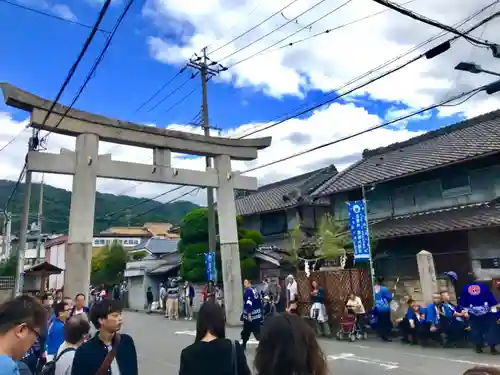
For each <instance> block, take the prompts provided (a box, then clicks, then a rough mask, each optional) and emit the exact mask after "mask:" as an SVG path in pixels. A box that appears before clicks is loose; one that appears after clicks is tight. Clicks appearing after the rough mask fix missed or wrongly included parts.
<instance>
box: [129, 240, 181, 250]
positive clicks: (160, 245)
mask: <svg viewBox="0 0 500 375" xmlns="http://www.w3.org/2000/svg"><path fill="white" fill-rule="evenodd" d="M178 243H179V238H165V237H152V238H149V239H147V240H146V241H144V242H142V243H140V244H139V245H136V246H134V247H133V249H132V250H143V249H146V250H148V251H149V252H150V253H151V254H166V253H174V252H176V251H177V245H178Z"/></svg>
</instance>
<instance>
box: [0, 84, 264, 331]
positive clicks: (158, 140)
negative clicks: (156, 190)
mask: <svg viewBox="0 0 500 375" xmlns="http://www.w3.org/2000/svg"><path fill="white" fill-rule="evenodd" d="M0 88H1V89H2V91H3V95H4V98H5V102H6V104H7V105H10V106H13V107H16V108H19V109H23V110H26V111H29V112H31V124H30V125H31V126H32V127H34V128H37V129H42V130H47V131H50V132H54V133H59V134H64V135H69V136H73V137H76V147H75V152H72V151H68V150H64V149H63V150H61V152H60V153H59V154H52V153H45V152H44V153H42V152H37V151H30V152H28V155H27V169H28V170H30V171H33V172H43V173H57V174H67V175H73V176H74V177H73V191H72V195H71V210H70V222H69V239H68V251H67V253H66V267H65V273H64V289H65V290H64V293H65V294H66V295H67V296H71V297H72V296H74V295H75V294H76V293H85V294H88V286H89V279H90V261H91V258H92V237H93V226H94V211H95V193H96V178H97V177H103V178H113V179H119V180H130V181H144V182H156V183H163V184H174V185H191V186H199V187H203V188H205V187H213V188H216V189H217V204H218V215H219V237H220V242H221V256H222V265H223V269H222V273H223V282H224V293H225V299H226V303H225V308H226V319H227V322H228V323H229V324H232V325H236V324H239V321H240V314H241V312H242V306H243V295H242V294H243V286H242V283H241V268H240V261H239V259H240V256H239V248H238V233H237V226H236V209H235V204H234V189H241V190H257V179H256V178H254V177H247V176H242V175H241V174H240V173H238V172H234V171H231V159H234V160H254V159H256V158H257V151H258V150H262V149H264V148H266V147H268V146H269V145H270V144H271V138H270V137H266V138H250V139H230V138H221V137H205V136H202V135H198V134H192V133H185V132H179V131H173V130H167V129H158V128H152V127H150V126H143V125H138V124H134V123H131V122H126V121H125V122H124V121H119V120H115V119H111V118H108V117H103V116H100V115H95V114H91V113H88V112H82V111H79V110H74V109H71V110H68V108H67V107H65V106H63V105H60V104H56V106H55V107H54V110H53V111H52V112H51V114H50V116H48V119H47V121H45V119H46V115H47V113H48V110H49V108H50V107H51V104H52V102H51V101H49V100H46V99H43V98H40V97H38V96H35V95H33V94H30V93H29V92H26V91H23V90H20V89H18V88H16V87H14V86H12V85H9V84H6V83H0ZM63 114H64V117H63V116H62V115H63ZM99 141H105V142H111V143H117V144H121V145H129V146H138V147H142V148H145V149H150V150H151V151H152V152H153V155H154V158H153V159H154V160H153V164H152V165H148V164H140V163H129V162H122V161H115V160H113V159H112V157H111V155H109V154H108V155H99V152H98V149H99ZM171 152H178V153H183V154H192V155H199V156H210V157H213V158H215V161H216V163H215V169H214V168H207V170H206V171H195V170H186V169H179V168H174V167H172V166H171ZM208 250H209V249H207V251H208Z"/></svg>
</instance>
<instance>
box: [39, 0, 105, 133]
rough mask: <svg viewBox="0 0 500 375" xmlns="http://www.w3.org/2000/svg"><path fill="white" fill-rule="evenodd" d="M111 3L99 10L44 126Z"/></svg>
mask: <svg viewBox="0 0 500 375" xmlns="http://www.w3.org/2000/svg"><path fill="white" fill-rule="evenodd" d="M110 4H111V0H106V2H105V3H104V5H103V7H102V9H101V11H100V12H99V16H98V17H97V21H96V23H95V24H94V27H93V28H92V30H91V31H90V35H89V36H88V37H87V40H86V41H85V43H84V44H83V47H82V49H81V51H80V54H79V55H78V57H77V58H76V61H75V62H74V63H73V66H72V67H71V69H70V70H69V72H68V75H67V76H66V78H65V80H64V82H63V84H62V86H61V88H60V89H59V92H58V93H57V95H56V98H55V99H54V101H53V102H52V104H51V105H50V107H49V110H48V111H47V114H46V115H45V117H44V119H43V121H42V126H44V125H45V123H46V122H47V120H48V118H49V116H50V114H51V113H52V111H53V110H54V108H55V106H56V104H57V102H58V101H59V99H61V96H62V94H63V92H64V91H65V90H66V86H68V84H69V81H71V78H73V75H74V74H75V72H76V68H78V65H79V64H80V62H81V61H82V59H83V56H85V54H86V53H87V50H88V48H89V46H90V43H92V40H93V39H94V37H95V34H96V33H97V29H98V28H99V25H100V24H101V22H102V20H103V18H104V16H105V14H106V12H107V10H108V8H109V5H110ZM63 117H64V116H63ZM61 120H62V118H61ZM39 133H40V131H38V132H37V135H38V134H39Z"/></svg>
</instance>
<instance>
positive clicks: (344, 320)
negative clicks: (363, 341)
mask: <svg viewBox="0 0 500 375" xmlns="http://www.w3.org/2000/svg"><path fill="white" fill-rule="evenodd" d="M346 337H347V338H348V339H349V341H356V338H357V328H356V314H354V313H353V312H352V311H351V310H347V312H346V314H344V315H343V316H341V317H340V328H339V330H338V332H337V340H343V339H344V338H346Z"/></svg>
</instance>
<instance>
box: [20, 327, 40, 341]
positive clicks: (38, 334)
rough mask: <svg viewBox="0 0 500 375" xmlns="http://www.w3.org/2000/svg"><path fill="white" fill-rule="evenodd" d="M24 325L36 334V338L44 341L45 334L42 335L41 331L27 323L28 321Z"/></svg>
mask: <svg viewBox="0 0 500 375" xmlns="http://www.w3.org/2000/svg"><path fill="white" fill-rule="evenodd" d="M24 325H25V327H26V328H28V330H29V331H30V332H32V333H34V334H35V336H36V339H37V340H38V341H39V342H42V341H43V336H42V335H41V334H40V333H38V331H37V330H36V329H34V328H33V327H31V326H30V325H29V324H26V323H25V324H24Z"/></svg>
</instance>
